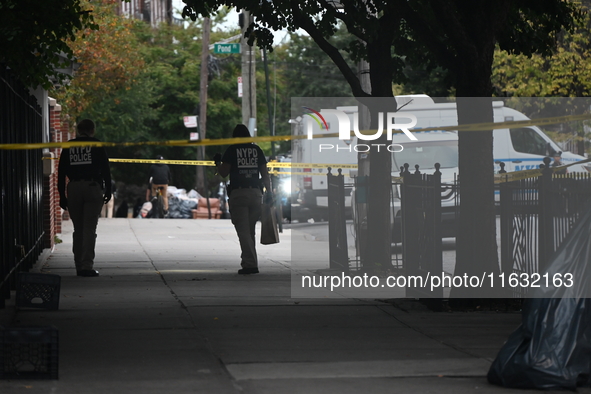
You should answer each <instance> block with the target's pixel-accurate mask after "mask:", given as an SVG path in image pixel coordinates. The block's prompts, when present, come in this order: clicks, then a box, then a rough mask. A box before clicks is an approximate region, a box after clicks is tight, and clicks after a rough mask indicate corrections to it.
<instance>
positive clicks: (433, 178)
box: [400, 164, 443, 298]
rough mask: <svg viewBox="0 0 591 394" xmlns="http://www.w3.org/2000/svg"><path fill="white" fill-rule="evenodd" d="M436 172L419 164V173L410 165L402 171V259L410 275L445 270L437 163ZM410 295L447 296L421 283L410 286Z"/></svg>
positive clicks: (439, 289)
mask: <svg viewBox="0 0 591 394" xmlns="http://www.w3.org/2000/svg"><path fill="white" fill-rule="evenodd" d="M435 168H436V170H435V172H434V173H433V175H427V174H421V172H420V171H419V168H418V166H415V172H414V173H411V172H409V171H408V164H405V165H404V170H403V171H402V177H403V182H402V185H401V188H400V192H401V209H402V243H403V251H402V256H403V257H402V258H403V261H404V268H405V270H406V273H407V276H411V275H412V276H417V275H419V276H421V277H422V278H423V281H426V280H427V278H428V275H430V274H435V275H440V274H441V272H443V262H442V254H441V249H442V246H441V172H440V171H439V165H438V164H436V165H435ZM407 296H408V297H416V298H443V289H442V288H437V289H435V290H434V291H430V289H429V288H428V287H426V288H425V289H424V290H423V289H421V288H420V287H418V286H415V287H409V288H408V289H407Z"/></svg>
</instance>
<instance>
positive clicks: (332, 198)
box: [326, 167, 349, 272]
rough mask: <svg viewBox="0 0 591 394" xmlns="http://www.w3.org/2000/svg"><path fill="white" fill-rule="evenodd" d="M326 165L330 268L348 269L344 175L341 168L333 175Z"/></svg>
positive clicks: (345, 270)
mask: <svg viewBox="0 0 591 394" xmlns="http://www.w3.org/2000/svg"><path fill="white" fill-rule="evenodd" d="M331 171H332V168H330V167H328V173H327V175H326V177H327V178H326V180H327V182H326V184H327V187H328V236H329V248H330V250H329V259H330V268H331V269H338V270H340V271H344V272H347V271H349V248H348V243H347V226H346V223H345V222H346V216H345V177H344V176H343V174H342V171H341V169H340V168H339V169H338V174H337V175H334V174H333V173H332V172H331Z"/></svg>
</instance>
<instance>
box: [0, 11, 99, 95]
mask: <svg viewBox="0 0 591 394" xmlns="http://www.w3.org/2000/svg"><path fill="white" fill-rule="evenodd" d="M96 28H97V25H96V24H95V23H94V22H93V16H92V12H91V10H89V9H88V8H86V7H85V6H84V3H83V1H81V0H44V1H35V0H1V1H0V48H2V53H1V54H0V63H3V64H4V65H5V66H7V67H9V68H10V69H11V70H12V71H13V72H14V73H16V75H17V76H18V78H19V79H20V80H21V81H22V82H23V83H24V84H25V85H27V86H29V87H31V88H35V87H37V86H39V85H41V86H43V87H44V88H46V89H49V88H50V87H51V86H52V85H53V83H54V82H60V83H61V82H64V81H65V80H66V79H67V78H68V75H66V74H64V73H63V72H60V71H59V69H60V68H68V67H70V65H71V63H72V62H73V61H74V60H75V59H74V53H73V51H72V49H71V47H70V46H69V45H68V44H67V40H68V39H69V40H75V39H76V35H77V32H79V31H81V30H85V29H96Z"/></svg>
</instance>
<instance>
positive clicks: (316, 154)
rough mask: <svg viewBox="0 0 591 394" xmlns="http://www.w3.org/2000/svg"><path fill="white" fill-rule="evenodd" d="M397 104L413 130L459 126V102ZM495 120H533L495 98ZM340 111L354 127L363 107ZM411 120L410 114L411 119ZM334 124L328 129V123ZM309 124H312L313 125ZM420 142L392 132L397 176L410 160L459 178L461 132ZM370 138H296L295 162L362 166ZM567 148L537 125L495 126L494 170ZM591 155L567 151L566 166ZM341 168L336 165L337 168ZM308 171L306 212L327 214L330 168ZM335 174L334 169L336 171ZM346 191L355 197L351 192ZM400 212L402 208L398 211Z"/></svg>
mask: <svg viewBox="0 0 591 394" xmlns="http://www.w3.org/2000/svg"><path fill="white" fill-rule="evenodd" d="M396 100H397V103H398V105H399V107H402V108H401V109H400V110H399V111H398V112H396V116H398V117H400V118H404V117H405V115H410V116H414V118H415V119H416V122H413V123H414V124H412V128H411V131H412V130H416V129H424V128H437V127H442V128H443V127H448V126H452V127H453V126H457V124H458V118H457V109H456V103H454V102H449V103H435V102H434V100H433V99H432V98H431V97H429V96H427V95H412V96H397V97H396ZM492 105H493V115H494V122H495V123H499V122H507V121H521V120H529V118H528V117H527V116H526V115H524V114H523V113H521V112H519V111H516V110H514V109H512V108H508V107H506V106H505V105H504V103H503V102H502V101H493V103H492ZM336 109H337V110H339V111H341V112H342V113H345V114H346V115H347V116H348V117H349V120H350V125H351V129H353V125H354V122H355V121H356V117H357V116H356V115H357V107H356V106H347V107H337V108H336ZM409 119H410V117H409ZM337 123H338V119H336V117H334V116H332V117H331V116H330V115H329V116H326V123H315V122H311V124H312V127H311V130H312V133H313V134H314V135H318V134H328V133H336V132H338V127H337V126H338V125H337ZM326 126H328V127H326ZM308 127H309V126H308ZM306 131H307V130H306V128H304V127H301V126H300V127H298V128H297V129H296V130H295V134H296V135H297V134H300V135H303V134H305V133H306ZM412 134H413V135H414V136H415V137H416V140H411V139H410V138H409V137H408V136H407V135H406V134H404V133H396V134H393V135H392V141H391V145H390V147H389V148H390V151H391V152H392V175H393V176H397V175H398V174H399V171H400V168H401V166H403V165H404V163H408V164H409V165H410V166H411V168H414V167H415V165H419V169H420V170H421V172H422V173H427V174H428V173H432V172H433V171H434V164H435V163H440V164H441V172H442V178H441V180H442V183H452V182H453V181H454V179H455V178H456V177H457V176H458V134H457V132H455V131H441V130H437V129H435V130H431V131H425V132H420V131H413V132H412ZM367 145H369V144H368V141H359V140H358V138H356V137H353V138H351V139H350V140H342V139H339V138H337V137H332V138H314V139H296V140H294V148H293V151H294V162H298V163H317V164H318V163H326V164H333V166H334V165H335V164H339V163H340V164H356V163H357V160H358V154H359V153H363V150H364V149H367ZM561 150H562V149H561V148H560V147H559V146H558V145H557V144H556V143H555V142H554V141H552V139H551V138H550V137H548V136H547V135H546V134H544V132H543V131H542V130H541V129H540V128H539V127H537V126H519V127H515V128H503V129H496V130H493V158H494V171H495V173H498V171H500V170H501V163H504V169H505V171H507V172H514V171H522V170H529V169H537V168H539V165H540V164H542V163H543V159H544V158H545V157H547V156H552V155H553V153H554V152H560V151H561ZM585 159H586V158H585V157H583V156H580V155H577V154H574V153H571V152H562V162H563V164H571V163H574V162H578V161H581V160H585ZM335 167H336V166H335ZM568 171H569V172H587V168H586V167H585V166H584V165H573V166H570V167H569V168H568ZM304 172H308V173H310V175H309V176H306V175H304V176H303V177H298V178H297V179H299V180H298V182H299V183H300V184H298V187H299V188H300V190H301V194H300V199H299V202H300V204H301V208H302V209H303V210H304V211H308V212H310V214H313V215H317V216H322V215H324V214H323V212H324V211H326V210H327V205H328V203H327V202H328V200H327V197H326V196H327V188H326V176H319V175H317V174H321V175H325V174H326V168H312V167H311V168H304ZM333 172H334V170H333ZM343 172H344V173H346V174H347V176H346V178H345V183H346V184H350V185H352V184H353V178H351V176H355V175H356V172H355V171H346V170H344V171H343ZM345 195H347V196H349V193H348V192H347V191H346V193H345ZM345 205H346V206H347V208H348V209H350V208H351V200H350V197H347V198H346V201H345ZM394 211H395V212H394V214H395V213H396V208H395V209H394Z"/></svg>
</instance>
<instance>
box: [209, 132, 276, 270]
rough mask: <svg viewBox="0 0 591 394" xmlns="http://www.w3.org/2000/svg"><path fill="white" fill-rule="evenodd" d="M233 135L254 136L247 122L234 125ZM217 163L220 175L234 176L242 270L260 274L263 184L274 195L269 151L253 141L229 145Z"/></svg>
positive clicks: (232, 193) (233, 206) (232, 213)
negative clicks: (258, 235)
mask: <svg viewBox="0 0 591 394" xmlns="http://www.w3.org/2000/svg"><path fill="white" fill-rule="evenodd" d="M232 137H233V138H240V137H250V132H249V131H248V128H247V127H246V126H245V125H243V124H239V125H236V127H235V128H234V131H233V132H232ZM214 162H215V164H216V167H217V170H218V174H220V176H222V177H223V178H225V177H227V176H228V175H230V189H229V190H230V191H229V201H228V203H229V206H230V216H231V218H232V224H234V227H235V229H236V233H237V234H238V240H239V242H240V249H241V250H242V254H241V255H240V258H241V262H240V265H241V266H242V269H240V270H238V273H239V274H241V275H248V274H258V273H259V268H258V259H257V252H256V239H255V225H256V222H257V221H258V220H259V218H260V216H261V205H262V197H263V195H262V186H264V187H265V189H266V190H267V193H268V197H270V198H272V191H271V180H270V178H269V172H268V171H267V160H266V159H265V154H264V153H263V151H262V150H261V148H259V146H258V145H255V144H254V143H251V142H249V143H245V144H234V145H230V146H229V147H228V149H227V150H226V151H225V152H224V155H223V156H222V155H220V154H219V153H218V154H216V155H215V156H214ZM261 181H262V185H261Z"/></svg>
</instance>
